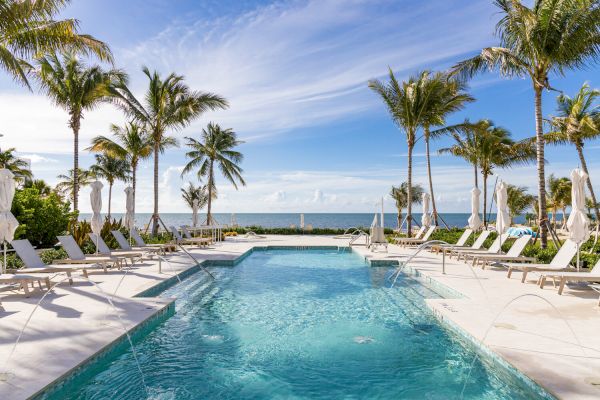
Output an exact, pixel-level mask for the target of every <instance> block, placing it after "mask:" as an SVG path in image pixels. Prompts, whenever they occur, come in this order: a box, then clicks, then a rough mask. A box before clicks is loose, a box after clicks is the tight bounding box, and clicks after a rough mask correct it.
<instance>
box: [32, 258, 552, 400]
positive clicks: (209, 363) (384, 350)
mask: <svg viewBox="0 0 600 400" xmlns="http://www.w3.org/2000/svg"><path fill="white" fill-rule="evenodd" d="M211 270H212V271H213V272H214V273H215V274H216V276H217V280H216V281H214V282H211V281H209V280H208V279H207V278H206V276H205V275H204V274H202V273H198V274H194V275H192V276H191V277H190V278H188V279H186V280H185V281H183V282H182V283H180V284H178V285H176V286H174V287H172V288H171V289H168V290H167V291H165V292H164V293H163V294H162V296H166V297H177V303H176V313H175V314H174V315H173V316H171V317H170V318H168V319H166V320H165V321H163V322H162V323H160V324H159V325H157V326H155V327H153V328H152V329H151V330H149V331H148V332H146V333H144V334H143V335H138V336H139V337H137V338H136V340H135V346H136V352H137V356H138V359H139V362H140V364H141V368H142V371H143V374H144V380H145V384H146V386H144V385H143V384H142V380H141V377H140V373H139V371H138V369H137V367H136V364H135V361H134V358H133V354H132V351H131V349H128V348H127V347H126V346H122V347H121V350H119V351H118V352H116V353H115V352H113V353H114V354H111V355H109V356H106V357H102V358H100V359H99V360H97V361H96V362H94V363H92V364H90V365H89V366H86V367H85V369H84V371H82V372H81V373H78V374H77V375H76V376H74V377H73V378H72V379H70V380H69V381H67V382H66V383H65V384H64V385H62V386H61V387H57V388H56V389H55V390H54V391H52V392H51V393H48V394H46V395H45V396H44V398H49V399H106V398H110V399H144V398H152V399H201V398H204V399H339V398H346V399H375V398H376V399H400V398H402V399H424V398H427V399H451V398H460V396H461V391H462V390H463V385H464V384H465V381H467V384H466V386H465V391H464V398H466V399H520V398H523V399H540V398H546V395H544V394H543V392H542V391H540V390H537V389H536V388H532V387H531V386H530V385H527V384H525V383H524V382H523V381H522V380H521V379H519V378H518V377H517V376H515V375H514V374H512V373H510V372H508V371H507V370H506V369H504V368H501V367H499V366H498V365H495V364H494V363H490V362H483V361H479V360H477V361H475V362H474V363H473V360H474V352H473V351H472V350H470V349H469V348H468V346H464V345H463V344H462V343H461V341H460V340H459V339H458V338H456V337H454V336H453V335H452V334H450V333H449V332H448V331H446V330H445V329H443V328H442V327H441V326H440V325H439V324H438V322H437V321H436V320H435V318H434V317H433V316H432V315H431V313H430V312H429V311H428V309H427V307H426V305H425V302H424V299H425V298H435V297H439V296H438V295H437V294H436V293H435V292H433V291H431V290H430V289H428V288H427V287H426V286H424V285H423V284H421V283H420V282H418V281H416V280H414V279H412V278H410V277H407V276H406V277H403V278H402V279H401V280H399V284H398V285H397V286H396V287H395V288H393V289H390V288H389V283H387V282H386V279H385V278H386V276H387V274H388V273H389V271H390V270H389V267H370V266H368V265H367V264H366V263H365V261H364V260H363V259H362V258H361V257H360V256H358V255H357V254H356V253H353V252H338V251H336V250H323V249H319V250H315V249H312V250H264V251H254V252H252V254H250V255H249V256H248V257H246V258H245V259H243V260H242V261H241V262H240V263H239V264H237V265H236V266H234V267H211ZM471 364H473V369H472V371H471V372H470V375H469V371H470V367H471Z"/></svg>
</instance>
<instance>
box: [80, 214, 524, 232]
mask: <svg viewBox="0 0 600 400" xmlns="http://www.w3.org/2000/svg"><path fill="white" fill-rule="evenodd" d="M151 215H152V214H150V213H140V214H137V215H136V219H135V221H136V226H137V227H139V228H144V227H145V226H146V224H148V222H149V221H150V217H151ZM213 215H214V218H215V219H216V220H217V221H218V222H219V223H220V224H227V225H230V224H231V222H232V214H225V213H216V214H213ZM373 215H374V214H373V213H305V214H304V224H305V225H308V224H311V225H312V226H313V227H314V228H342V229H347V228H351V227H358V226H361V227H367V226H370V225H371V222H373ZM413 215H414V219H415V220H416V221H417V222H419V223H420V221H421V214H420V213H418V214H413ZM440 215H441V217H442V218H443V219H444V221H445V222H446V223H447V224H448V226H450V227H461V228H462V227H465V226H466V225H467V219H468V218H469V215H470V214H469V213H446V214H440ZM112 217H113V218H116V219H119V218H122V217H123V214H121V213H113V215H112ZM79 218H80V219H85V220H88V221H89V220H90V218H91V214H85V213H82V214H81V215H80V217H79ZM161 218H162V220H163V221H164V223H165V225H167V226H171V225H173V226H180V225H191V224H192V213H165V214H161ZM233 218H235V222H236V223H237V225H238V226H257V225H258V226H262V227H265V228H285V227H289V226H290V225H292V224H295V225H296V226H299V225H300V213H243V214H234V217H233ZM396 218H397V217H396V214H392V213H386V214H385V215H384V223H385V226H386V228H397V220H396ZM495 218H496V215H495V214H494V213H493V214H492V215H491V220H494V219H495ZM198 219H199V220H200V221H202V220H205V219H206V216H205V215H204V214H200V215H199V216H198ZM514 222H515V223H524V222H525V217H524V216H519V217H517V218H515V221H514Z"/></svg>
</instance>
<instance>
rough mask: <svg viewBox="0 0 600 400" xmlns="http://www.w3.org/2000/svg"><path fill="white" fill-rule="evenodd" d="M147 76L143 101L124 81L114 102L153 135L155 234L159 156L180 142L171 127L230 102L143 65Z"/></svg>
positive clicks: (155, 228)
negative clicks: (172, 135)
mask: <svg viewBox="0 0 600 400" xmlns="http://www.w3.org/2000/svg"><path fill="white" fill-rule="evenodd" d="M143 72H144V74H145V75H146V76H147V77H148V89H147V91H146V94H145V96H144V103H142V102H140V101H139V100H138V99H137V98H136V97H135V96H134V95H133V93H131V91H130V90H129V88H128V87H127V84H126V82H125V81H123V82H120V83H119V84H117V85H114V86H113V87H112V90H111V91H112V94H113V95H114V96H115V97H114V100H115V104H117V106H119V107H120V108H121V109H122V110H124V111H125V113H127V114H128V115H129V116H130V117H132V118H133V119H134V120H135V121H137V122H138V123H140V124H141V125H142V126H143V127H144V130H145V131H146V132H148V134H149V135H150V138H151V141H152V146H153V153H154V211H153V214H152V216H153V218H152V220H153V222H152V234H153V235H156V233H157V232H158V221H159V215H158V190H159V189H158V171H159V156H160V154H161V153H163V152H164V151H165V150H166V149H167V148H168V147H172V146H175V145H176V144H177V141H176V140H175V139H174V138H173V137H170V136H168V131H169V130H178V129H182V128H184V127H186V126H187V125H189V124H190V122H191V121H193V120H194V119H196V118H198V117H199V116H200V115H202V114H203V113H205V112H206V111H208V110H216V109H224V108H227V107H228V103H227V101H226V100H225V99H224V98H222V97H221V96H218V95H216V94H213V93H205V92H196V91H192V90H190V88H189V87H188V85H187V84H186V83H185V82H184V78H183V76H181V75H176V74H173V73H172V74H170V75H168V76H167V77H166V78H161V76H160V75H159V74H158V72H156V71H155V72H150V70H149V69H148V68H146V67H144V68H143Z"/></svg>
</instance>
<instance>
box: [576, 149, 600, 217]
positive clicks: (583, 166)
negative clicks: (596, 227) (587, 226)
mask: <svg viewBox="0 0 600 400" xmlns="http://www.w3.org/2000/svg"><path fill="white" fill-rule="evenodd" d="M575 147H576V148H577V154H579V162H580V163H581V169H583V171H584V172H585V173H586V174H587V175H588V178H587V187H588V190H589V191H590V197H591V198H592V201H593V202H594V212H595V214H596V223H598V221H600V210H599V209H598V203H597V202H596V195H595V194H594V187H593V186H592V181H591V179H590V174H589V173H588V169H587V163H586V162H585V157H584V156H583V148H582V146H581V145H580V144H576V145H575Z"/></svg>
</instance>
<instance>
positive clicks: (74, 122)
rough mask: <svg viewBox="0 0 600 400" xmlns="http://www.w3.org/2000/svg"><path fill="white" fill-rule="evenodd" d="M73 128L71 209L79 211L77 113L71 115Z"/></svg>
mask: <svg viewBox="0 0 600 400" xmlns="http://www.w3.org/2000/svg"><path fill="white" fill-rule="evenodd" d="M70 125H71V128H72V129H73V211H75V212H79V128H80V120H79V117H78V115H77V114H74V115H73V116H72V117H71V124H70Z"/></svg>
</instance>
